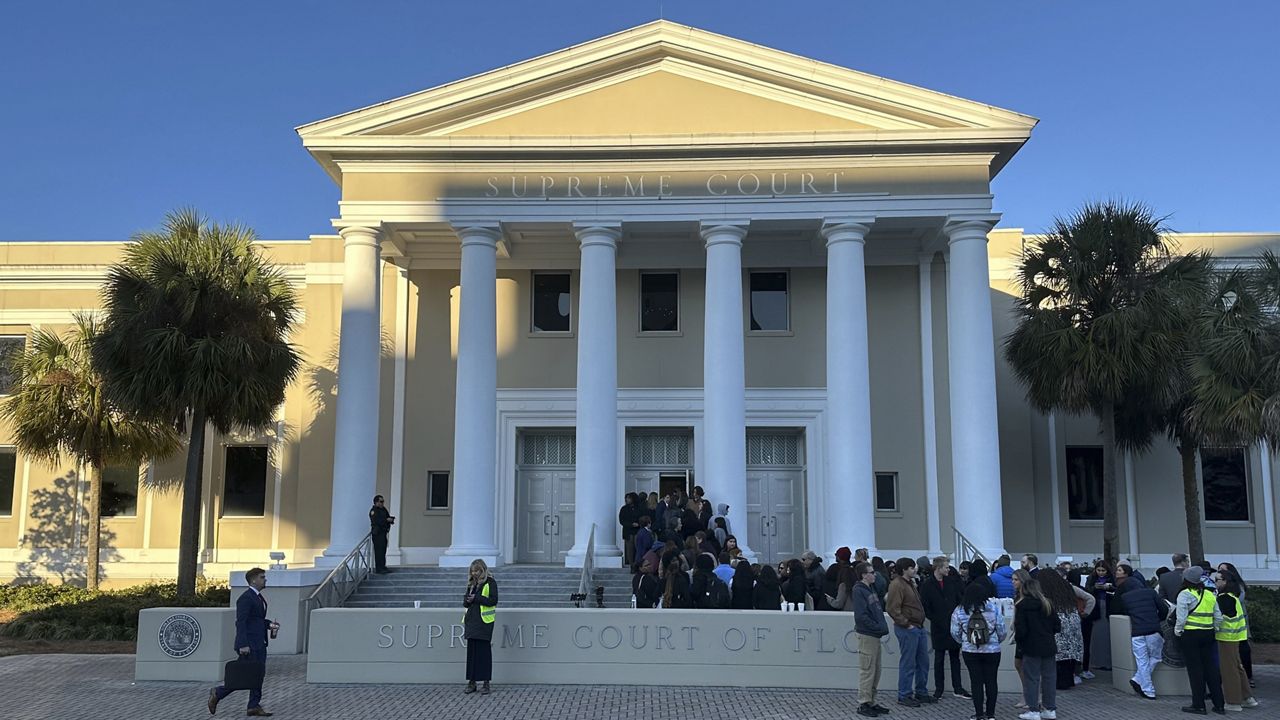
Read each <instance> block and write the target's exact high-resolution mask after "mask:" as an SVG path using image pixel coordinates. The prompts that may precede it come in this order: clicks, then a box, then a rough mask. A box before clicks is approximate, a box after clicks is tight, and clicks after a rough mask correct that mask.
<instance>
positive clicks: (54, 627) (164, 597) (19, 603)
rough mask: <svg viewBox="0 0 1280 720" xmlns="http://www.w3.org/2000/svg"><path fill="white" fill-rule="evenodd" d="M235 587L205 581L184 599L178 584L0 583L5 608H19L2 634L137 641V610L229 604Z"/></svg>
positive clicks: (0, 627)
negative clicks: (98, 588)
mask: <svg viewBox="0 0 1280 720" xmlns="http://www.w3.org/2000/svg"><path fill="white" fill-rule="evenodd" d="M230 603H231V590H230V588H228V587H227V586H225V585H215V584H212V583H204V582H202V583H201V584H200V585H199V586H198V587H197V588H196V596H195V597H194V598H190V599H186V600H181V599H179V598H178V588H177V585H176V584H174V583H152V584H148V585H137V586H134V587H129V588H123V589H120V590H105V591H100V592H90V591H88V590H85V589H83V588H77V587H73V586H69V585H22V586H8V587H0V609H4V610H9V611H12V612H15V613H17V616H16V617H14V618H13V620H11V621H10V622H8V623H6V624H4V625H0V635H4V636H6V637H11V638H16V639H22V640H135V639H136V638H137V636H138V612H139V611H141V610H143V609H145V608H152V607H228V606H229V605H230Z"/></svg>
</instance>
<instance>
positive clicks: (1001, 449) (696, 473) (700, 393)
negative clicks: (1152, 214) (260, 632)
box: [0, 21, 1280, 580]
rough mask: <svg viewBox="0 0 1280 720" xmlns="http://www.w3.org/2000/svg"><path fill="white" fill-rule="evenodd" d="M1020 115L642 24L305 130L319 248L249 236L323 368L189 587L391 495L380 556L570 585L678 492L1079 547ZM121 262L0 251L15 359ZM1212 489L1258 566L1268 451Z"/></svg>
mask: <svg viewBox="0 0 1280 720" xmlns="http://www.w3.org/2000/svg"><path fill="white" fill-rule="evenodd" d="M1035 123H1036V120H1035V119H1033V118H1030V117H1028V116H1026V115H1022V114H1019V113H1016V112H1011V111H1008V110H1002V109H999V108H995V107H992V106H989V105H985V104H982V103H977V102H972V101H968V100H963V99H959V98H956V97H953V96H949V95H945V94H942V93H938V92H933V91H930V90H924V89H921V88H917V87H912V86H909V85H905V84H901V83H897V82H894V81H891V80H886V79H884V78H879V77H873V76H870V75H866V74H863V73H859V72H855V71H852V70H847V69H844V68H839V67H834V66H831V65H826V64H823V63H820V62H816V61H813V60H809V59H806V58H802V57H798V56H795V55H790V54H787V53H784V52H779V51H776V50H771V49H768V48H763V47H760V46H757V45H752V44H749V43H745V42H742V41H738V40H734V39H731V38H727V37H723V36H719V35H715V34H712V33H708V32H704V31H701V30H696V29H693V28H689V27H686V26H682V25H678V24H675V23H671V22H665V21H658V22H653V23H649V24H646V25H642V26H639V27H636V28H632V29H630V30H627V31H624V32H620V33H617V34H615V35H611V36H608V37H604V38H600V39H597V40H593V41H590V42H587V43H584V44H581V45H577V46H574V47H571V48H568V49H565V50H561V51H558V52H555V53H551V54H549V55H545V56H542V57H539V58H534V59H532V60H528V61H525V62H521V63H518V64H516V65H512V66H509V67H506V68H501V69H498V70H495V71H492V72H489V73H485V74H482V75H478V76H475V77H471V78H467V79H463V80H459V81H457V82H454V83H450V84H448V85H444V86H441V87H437V88H433V89H430V90H426V91H423V92H420V93H416V94H413V95H408V96H405V97H402V98H397V99H394V100H390V101H387V102H384V103H381V104H378V105H375V106H371V107H368V108H364V109H360V110H355V111H353V112H350V113H346V114H343V115H339V116H336V117H333V118H329V119H326V120H321V121H318V122H314V123H310V124H307V125H304V126H302V127H300V128H298V134H299V136H300V137H301V141H302V144H303V146H304V147H305V149H306V151H308V152H310V153H311V155H312V156H313V157H314V158H315V159H316V161H317V162H318V163H319V164H320V166H321V168H323V170H324V171H325V172H327V173H328V174H329V175H330V177H331V178H332V179H333V180H334V182H335V183H337V184H338V185H339V186H340V187H341V190H342V196H341V197H342V199H341V202H340V205H339V208H338V213H337V217H336V218H335V219H334V220H333V225H334V228H335V230H336V234H335V235H326V236H312V237H310V238H308V239H305V240H299V241H264V242H263V244H262V247H263V251H264V252H266V253H267V254H269V255H270V257H272V258H273V259H274V260H275V261H276V262H278V263H280V264H281V265H282V266H283V267H284V268H285V269H286V271H287V272H288V273H289V276H290V278H291V280H292V281H293V282H294V283H295V286H296V287H297V289H298V292H299V294H300V297H301V298H302V304H303V307H304V310H305V316H304V320H303V322H302V323H301V324H300V327H299V329H298V333H297V335H296V337H295V342H296V343H297V345H298V347H299V349H300V350H301V352H302V353H303V355H304V359H305V361H306V364H307V370H306V372H305V373H304V375H303V378H302V379H300V381H299V382H298V383H297V384H296V386H295V387H294V388H293V389H291V391H290V393H289V396H288V399H287V401H286V403H285V404H284V405H283V406H282V407H281V409H280V413H279V421H278V423H277V425H276V427H275V428H273V430H272V432H271V433H268V434H267V435H264V436H261V437H226V438H217V439H216V442H215V443H214V444H213V445H212V447H213V449H214V451H213V452H210V453H208V458H207V460H206V467H205V476H206V483H205V490H204V497H203V507H204V511H203V512H204V514H203V522H202V530H201V541H202V547H203V548H204V549H203V556H202V560H203V562H204V564H205V569H206V572H209V573H212V574H215V575H217V574H222V573H224V572H226V571H227V570H229V569H231V568H234V567H241V566H243V565H245V564H247V563H253V564H260V563H264V562H265V561H266V556H267V553H268V552H270V551H272V550H282V551H284V552H285V553H286V556H287V559H286V562H289V563H290V564H293V565H296V564H309V563H311V562H312V561H314V562H316V563H317V564H321V565H323V564H325V563H332V562H335V561H337V560H338V559H340V558H341V557H343V556H345V555H346V553H347V552H348V551H349V550H350V549H351V548H352V547H353V545H354V544H355V543H356V542H358V541H359V539H360V538H361V537H363V535H364V534H365V533H366V532H367V531H368V524H367V523H368V520H367V508H368V505H369V501H370V499H371V497H372V496H373V495H374V494H375V493H382V494H384V495H386V496H387V497H388V500H389V506H390V509H391V511H392V513H393V514H395V515H396V516H397V517H398V522H397V523H396V526H395V531H394V533H393V536H392V538H391V549H390V555H391V558H392V561H393V562H399V563H404V564H419V563H439V564H442V565H459V564H466V563H469V562H470V561H471V559H473V558H475V557H483V558H485V559H487V560H488V561H490V562H491V563H494V564H507V563H552V564H568V565H571V566H572V565H579V564H581V563H582V561H583V555H584V553H585V551H586V546H587V543H588V538H589V537H591V534H592V528H593V527H594V528H595V535H594V543H595V558H596V562H597V564H601V565H609V564H612V565H617V564H620V563H621V561H622V558H621V545H622V543H621V537H620V533H619V529H620V528H619V526H618V523H617V509H618V505H619V504H620V502H621V500H622V497H623V495H624V494H625V493H627V492H631V491H636V492H645V493H649V492H665V491H667V490H670V489H672V488H674V487H677V486H681V487H685V488H689V487H691V486H692V485H694V484H697V485H700V486H702V487H703V488H705V490H706V493H707V495H708V497H709V498H710V499H711V501H712V502H713V503H715V504H721V503H723V504H727V505H728V506H729V512H728V520H729V524H730V526H731V528H732V531H733V532H734V534H735V535H736V536H737V537H738V539H739V543H740V544H741V545H742V546H743V547H744V549H746V550H747V551H748V552H749V553H750V554H752V555H754V556H756V557H759V558H761V559H762V560H765V561H769V562H776V561H778V560H781V559H785V558H788V557H794V556H797V555H799V553H800V552H802V551H803V550H805V549H806V548H812V549H815V550H817V551H818V552H820V553H821V554H823V555H826V556H827V557H830V554H831V553H832V551H833V550H834V549H835V548H837V547H840V546H842V545H847V546H851V547H858V546H865V547H869V548H874V549H876V550H877V551H879V552H882V553H884V554H886V555H898V554H903V553H906V554H910V555H912V556H915V555H918V554H921V553H923V552H926V551H928V552H939V551H941V552H950V551H953V550H954V549H955V545H956V542H957V541H958V534H963V536H964V537H966V538H967V539H968V540H969V541H970V542H972V543H973V544H974V545H976V546H977V547H978V548H980V549H981V550H982V551H983V552H986V553H999V552H1002V551H1005V550H1008V551H1010V552H1028V551H1029V552H1038V553H1040V554H1041V556H1042V558H1043V557H1047V556H1048V555H1054V554H1066V555H1071V556H1073V557H1074V558H1076V559H1077V560H1081V561H1082V560H1087V559H1089V558H1090V557H1092V556H1093V554H1094V553H1097V552H1098V551H1099V550H1100V549H1101V520H1100V509H1101V502H1100V478H1101V476H1100V466H1101V447H1100V446H1101V443H1100V441H1099V439H1098V436H1097V431H1096V427H1095V425H1094V423H1092V422H1091V421H1090V420H1089V419H1088V418H1077V417H1055V416H1048V417H1045V416H1043V415H1040V414H1038V413H1036V412H1034V411H1033V410H1032V409H1031V408H1030V407H1029V406H1028V405H1027V403H1026V402H1025V399H1024V397H1023V391H1022V389H1021V388H1020V387H1019V386H1018V385H1017V384H1016V382H1015V381H1014V380H1013V379H1012V377H1011V375H1010V373H1009V371H1008V369H1007V367H1005V365H1004V363H1003V361H1002V360H1001V358H1000V352H999V348H1000V342H1001V339H1002V337H1003V335H1004V334H1005V333H1007V332H1008V331H1009V330H1010V329H1011V327H1012V319H1011V317H1010V315H1009V308H1010V301H1011V298H1012V296H1013V294H1014V293H1016V288H1014V287H1013V286H1012V284H1011V270H1012V267H1013V265H1014V263H1015V262H1016V258H1017V253H1018V251H1019V250H1020V248H1021V244H1022V243H1023V241H1024V240H1025V237H1024V235H1023V233H1022V231H1020V230H1017V229H997V228H996V227H995V226H996V224H997V222H998V221H999V215H998V213H996V212H994V211H993V206H994V198H993V196H992V193H991V180H992V179H993V178H994V177H995V176H996V174H997V173H999V172H1000V170H1001V169H1002V168H1003V167H1004V166H1005V165H1006V164H1007V163H1008V162H1010V161H1015V162H1016V159H1015V158H1014V156H1015V154H1016V153H1017V152H1018V150H1019V149H1020V148H1021V146H1022V145H1023V144H1024V143H1025V142H1027V141H1028V139H1029V138H1030V137H1031V134H1032V129H1033V127H1034V125H1035ZM1064 202H1065V203H1066V204H1068V205H1069V204H1070V203H1071V202H1072V200H1071V199H1067V200H1065V201H1064ZM1277 241H1280V235H1242V234H1234V235H1227V234H1218V235H1185V236H1181V237H1180V242H1181V244H1182V246H1183V247H1187V248H1194V247H1208V248H1211V249H1213V250H1215V251H1216V252H1217V253H1218V254H1219V255H1220V256H1224V257H1247V256H1249V255H1252V254H1255V253H1257V252H1258V251H1259V250H1260V249H1262V248H1266V247H1270V246H1274V245H1275V244H1276V242H1277ZM121 247H122V243H22V242H13V243H3V244H0V251H2V252H3V254H2V255H0V335H3V337H0V342H6V343H8V345H6V347H7V348H9V349H12V348H14V347H20V346H21V345H20V344H21V342H23V339H24V338H25V336H26V335H27V334H29V332H30V330H31V328H33V327H60V326H63V325H65V324H66V323H67V322H68V321H69V318H70V314H71V313H72V312H73V311H76V310H80V309H88V310H92V309H93V308H94V307H95V306H96V305H97V304H98V299H97V288H98V285H99V283H100V282H101V278H102V277H103V274H104V273H105V270H106V267H107V266H108V265H109V264H110V263H111V262H113V261H114V260H115V259H116V258H117V257H118V255H119V253H120V250H121ZM0 379H2V378H0ZM7 432H8V431H7V429H5V428H0V576H6V577H15V576H32V575H44V576H47V575H56V574H58V573H64V574H71V575H74V573H75V565H76V562H75V558H76V556H77V548H79V547H81V546H82V545H81V540H82V539H81V538H80V535H81V534H82V530H81V528H80V524H81V521H80V519H79V518H81V516H82V508H80V506H79V497H80V493H82V492H83V491H82V489H81V486H82V485H83V473H81V472H80V471H78V470H77V469H76V468H73V467H62V468H52V469H51V468H44V467H42V466H39V465H37V464H33V463H32V462H30V461H29V460H27V459H25V458H22V457H19V456H18V455H17V453H16V452H15V451H14V450H13V449H12V448H11V447H7V448H6V447H3V446H2V443H3V441H4V439H5V437H7V436H6V435H5V433H7ZM1201 466H1202V474H1203V478H1202V481H1203V490H1204V493H1203V497H1204V505H1205V507H1204V512H1205V518H1206V521H1207V529H1206V538H1207V543H1206V545H1207V547H1208V549H1209V552H1210V554H1211V555H1212V556H1213V557H1221V558H1223V559H1232V560H1234V561H1235V562H1237V564H1239V565H1241V566H1242V567H1249V568H1258V569H1260V572H1265V571H1266V569H1267V568H1277V566H1280V560H1278V559H1277V542H1276V537H1275V498H1274V493H1273V488H1272V481H1271V478H1272V471H1273V469H1274V466H1273V461H1272V459H1271V458H1269V457H1267V456H1266V455H1265V454H1264V453H1262V452H1260V450H1259V449H1258V448H1206V449H1204V450H1203V452H1202V458H1201ZM9 467H11V468H12V469H11V470H9V469H8V468H9ZM1124 468H1125V475H1124V478H1125V485H1124V492H1123V497H1122V506H1123V507H1124V508H1125V509H1126V514H1125V516H1124V517H1123V518H1121V528H1122V536H1123V537H1122V549H1123V551H1124V552H1125V553H1126V554H1127V555H1128V556H1129V557H1132V558H1134V560H1135V561H1137V562H1139V563H1140V564H1144V565H1152V564H1160V561H1159V560H1158V558H1160V557H1161V556H1164V555H1167V554H1168V553H1169V552H1170V551H1175V550H1178V549H1180V548H1181V547H1182V546H1183V545H1185V542H1186V538H1185V527H1183V526H1184V525H1185V523H1184V522H1183V520H1182V504H1181V496H1180V493H1179V492H1178V491H1179V489H1180V477H1179V474H1178V472H1177V468H1178V456H1177V453H1176V451H1173V450H1172V449H1171V448H1168V447H1165V446H1158V447H1156V448H1154V449H1153V450H1152V451H1151V452H1149V453H1147V454H1146V455H1143V456H1138V457H1126V458H1125V462H1124ZM180 471H181V459H180V458H177V459H173V460H169V461H164V462H159V463H156V464H154V465H152V466H146V467H141V468H117V469H112V471H111V473H112V474H111V476H110V478H108V480H109V482H108V487H109V488H111V493H110V494H109V495H108V498H107V499H108V501H109V503H110V504H111V508H110V511H109V514H110V515H111V517H109V518H108V519H107V521H106V522H105V523H104V525H105V527H106V528H107V532H108V534H109V537H108V538H107V540H106V542H104V545H106V546H108V550H106V552H105V554H104V560H105V561H106V563H107V570H106V575H107V576H108V578H119V579H121V580H125V579H130V578H138V577H152V576H164V575H166V574H171V573H172V572H173V561H174V558H175V555H176V549H175V548H176V546H177V508H178V498H177V495H176V492H175V491H173V490H172V489H171V487H172V483H171V482H169V480H170V479H171V478H173V477H176V476H177V474H178V473H179V472H180ZM6 473H7V475H6ZM6 478H7V480H6ZM6 485H7V490H8V492H9V497H8V500H7V502H8V508H7V509H8V513H7V514H6V513H5V512H4V511H5V510H6V507H5V504H4V503H5V502H6V499H5V498H4V493H5V491H6ZM80 552H81V553H82V550H81V551H80ZM81 557H82V555H81Z"/></svg>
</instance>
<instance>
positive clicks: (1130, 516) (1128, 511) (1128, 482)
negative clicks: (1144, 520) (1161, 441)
mask: <svg viewBox="0 0 1280 720" xmlns="http://www.w3.org/2000/svg"><path fill="white" fill-rule="evenodd" d="M1137 482H1138V479H1137V476H1135V475H1134V472H1133V453H1131V452H1129V451H1128V450H1126V451H1124V500H1125V505H1126V506H1127V507H1126V508H1125V519H1126V520H1127V524H1128V526H1129V561H1130V563H1129V564H1131V565H1137V564H1138V563H1141V562H1142V552H1141V551H1140V549H1139V548H1138V489H1137Z"/></svg>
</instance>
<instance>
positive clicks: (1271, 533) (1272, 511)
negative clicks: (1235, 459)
mask: <svg viewBox="0 0 1280 720" xmlns="http://www.w3.org/2000/svg"><path fill="white" fill-rule="evenodd" d="M1258 462H1259V464H1260V465H1261V467H1262V517H1263V521H1264V523H1265V524H1266V531H1267V551H1266V552H1265V553H1263V557H1262V562H1261V563H1260V565H1262V566H1263V567H1268V568H1274V567H1280V548H1277V547H1276V505H1275V490H1274V489H1273V486H1272V484H1271V446H1270V445H1268V444H1267V442H1266V441H1265V440H1264V441H1263V442H1260V443H1258Z"/></svg>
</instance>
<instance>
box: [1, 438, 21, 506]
mask: <svg viewBox="0 0 1280 720" xmlns="http://www.w3.org/2000/svg"><path fill="white" fill-rule="evenodd" d="M10 451H12V453H13V487H12V488H11V489H10V490H9V512H7V513H0V519H3V520H8V519H11V518H14V517H17V515H16V513H15V508H17V507H20V503H19V502H18V492H19V491H20V488H21V487H22V484H21V476H20V475H19V473H21V472H22V464H21V463H19V462H18V446H17V445H0V453H3V454H8V453H9V452H10Z"/></svg>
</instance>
